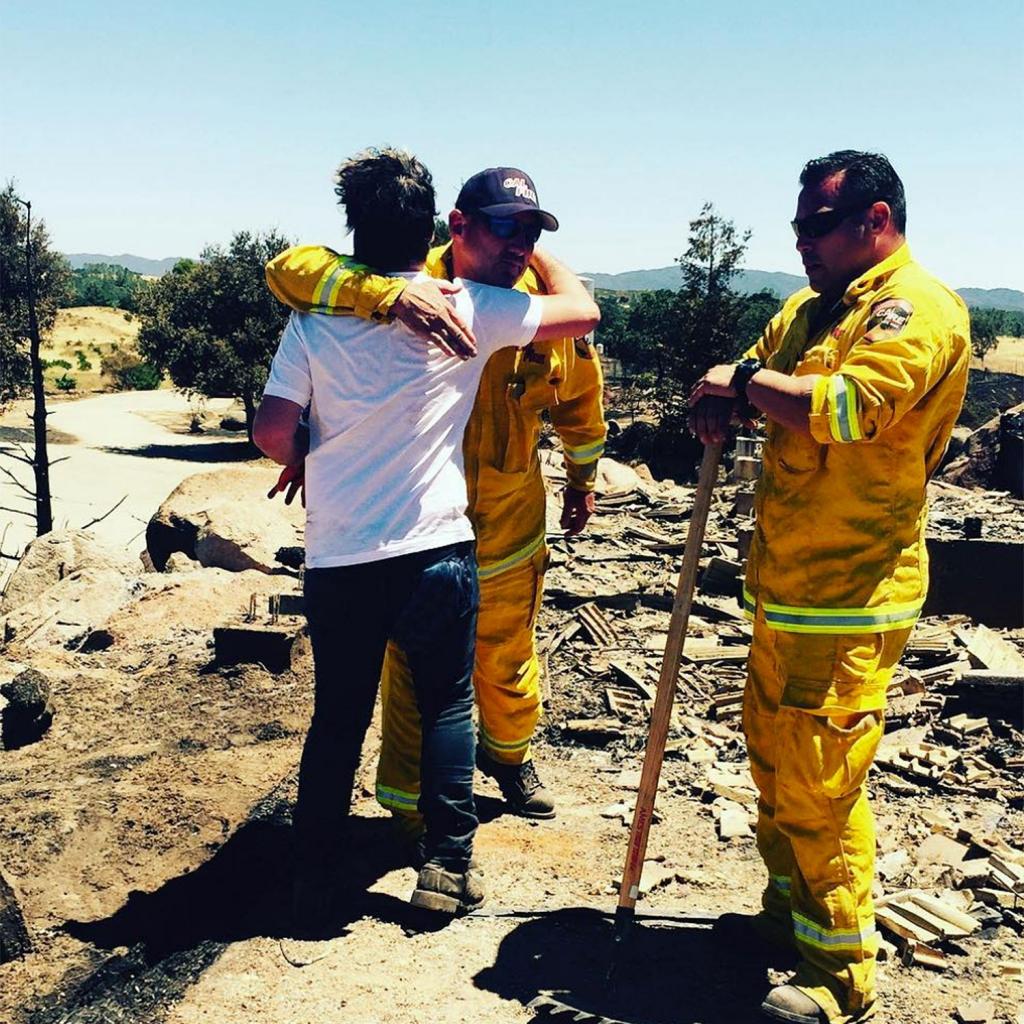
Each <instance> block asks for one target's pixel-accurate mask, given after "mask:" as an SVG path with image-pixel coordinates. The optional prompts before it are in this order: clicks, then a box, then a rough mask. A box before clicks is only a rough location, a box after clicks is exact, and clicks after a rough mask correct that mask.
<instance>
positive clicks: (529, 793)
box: [476, 747, 555, 819]
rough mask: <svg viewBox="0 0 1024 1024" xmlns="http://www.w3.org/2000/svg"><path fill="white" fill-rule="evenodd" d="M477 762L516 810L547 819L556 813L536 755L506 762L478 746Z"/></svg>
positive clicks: (532, 816) (524, 815)
mask: <svg viewBox="0 0 1024 1024" xmlns="http://www.w3.org/2000/svg"><path fill="white" fill-rule="evenodd" d="M476 766H477V768H479V769H480V771H482V772H483V773H484V775H489V776H490V777H491V778H492V779H494V781H495V782H497V783H498V788H499V789H500V790H501V795H502V796H503V797H504V798H505V802H506V803H507V804H508V805H509V807H510V808H511V809H512V812H513V813H514V814H518V815H521V816H522V817H524V818H544V819H547V818H553V817H554V816H555V800H554V797H552V796H551V794H550V793H549V792H548V791H547V790H546V789H545V788H544V786H543V784H542V783H541V781H540V778H539V776H538V775H537V768H536V766H535V765H534V763H533V760H532V759H530V760H529V761H524V762H523V763H522V764H502V762H501V761H495V760H494V758H493V757H491V756H490V755H489V754H488V753H487V752H486V751H485V750H484V749H483V747H477V748H476Z"/></svg>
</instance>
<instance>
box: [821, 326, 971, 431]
mask: <svg viewBox="0 0 1024 1024" xmlns="http://www.w3.org/2000/svg"><path fill="white" fill-rule="evenodd" d="M867 326H868V328H869V329H868V330H867V331H866V332H864V333H863V334H862V335H861V337H859V338H858V339H856V340H855V341H854V343H853V345H852V346H851V348H850V350H849V352H848V354H847V356H846V358H845V359H844V360H843V362H842V364H841V365H840V366H839V367H838V368H837V370H836V372H835V373H833V374H831V375H829V376H825V377H821V378H820V379H819V380H818V381H817V382H816V383H815V385H814V391H813V392H812V394H811V413H810V428H811V434H812V435H813V436H814V438H815V440H816V441H818V442H819V443H820V444H849V443H853V442H858V441H872V440H874V439H875V438H877V437H878V436H879V435H881V434H883V433H884V432H885V431H886V430H887V429H888V428H889V427H891V426H893V425H894V424H896V423H899V421H900V420H901V419H902V418H903V417H904V416H905V415H906V414H907V413H908V412H909V411H910V410H911V409H913V408H914V406H916V405H917V404H918V403H919V402H920V401H921V400H922V399H923V398H924V397H925V395H927V394H928V393H929V392H930V391H931V390H932V388H934V387H935V385H936V384H937V383H938V382H939V381H941V380H942V379H943V378H944V377H945V375H946V373H947V372H948V370H949V369H950V368H951V366H952V365H953V364H954V363H955V362H956V360H957V359H958V357H959V356H960V355H962V349H963V345H962V344H960V345H958V343H957V336H958V333H963V332H962V331H960V332H958V329H957V328H955V327H954V326H952V325H950V324H948V323H943V322H941V321H940V320H939V319H938V318H935V317H931V316H929V315H928V314H927V312H921V311H918V310H914V312H913V313H912V314H911V316H910V317H909V319H908V320H907V321H906V322H905V323H904V324H903V326H902V327H901V329H899V330H898V331H895V332H892V331H888V330H882V331H880V332H879V331H878V329H877V328H876V329H874V330H872V329H870V328H871V322H870V321H869V322H868V325H867ZM961 340H962V339H961Z"/></svg>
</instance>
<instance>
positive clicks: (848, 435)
mask: <svg viewBox="0 0 1024 1024" xmlns="http://www.w3.org/2000/svg"><path fill="white" fill-rule="evenodd" d="M830 384H831V385H832V394H831V397H830V400H829V411H828V422H829V429H830V430H831V432H832V439H833V440H834V441H839V442H840V443H842V444H849V442H851V441H859V440H861V438H862V437H863V436H864V435H863V433H862V432H861V429H860V419H859V417H858V415H857V389H856V388H855V387H854V386H853V381H851V380H848V379H847V378H846V377H844V376H843V374H841V373H836V374H833V375H832V378H831V380H830Z"/></svg>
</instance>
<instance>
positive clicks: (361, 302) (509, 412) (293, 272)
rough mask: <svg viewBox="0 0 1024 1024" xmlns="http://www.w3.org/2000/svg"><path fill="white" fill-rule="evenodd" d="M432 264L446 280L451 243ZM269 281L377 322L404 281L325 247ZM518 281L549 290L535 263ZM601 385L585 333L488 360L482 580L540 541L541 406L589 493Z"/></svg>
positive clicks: (321, 308)
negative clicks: (371, 268) (536, 271)
mask: <svg viewBox="0 0 1024 1024" xmlns="http://www.w3.org/2000/svg"><path fill="white" fill-rule="evenodd" d="M426 269H427V272H428V273H430V274H432V275H433V276H434V277H447V278H449V279H450V278H451V277H452V276H453V274H452V270H451V258H450V251H449V247H448V246H443V247H439V248H436V249H432V250H431V251H430V254H429V255H428V257H427V264H426ZM267 283H268V285H269V286H270V290H271V291H272V292H273V293H274V294H275V295H276V296H277V297H278V298H279V299H280V300H281V301H282V302H284V303H286V304H287V305H289V306H291V307H293V308H294V309H300V310H304V311H307V312H318V313H330V314H353V313H354V314H355V315H356V316H361V317H363V318H364V319H377V320H385V319H388V318H390V311H391V307H392V305H393V304H394V301H395V299H396V298H398V296H399V295H400V294H401V292H402V289H403V288H404V287H405V285H406V282H405V281H404V280H396V279H394V278H389V277H381V276H379V275H377V274H374V273H373V272H372V271H371V270H370V269H369V268H368V267H365V266H362V265H361V264H359V263H357V262H356V261H355V260H353V259H352V258H351V257H347V256H339V255H338V254H337V253H335V252H332V251H331V250H330V249H326V248H323V247H321V246H297V247H295V248H293V249H288V250H286V251H285V252H283V253H281V255H280V256H278V257H276V258H275V259H273V260H272V261H271V262H270V263H268V264H267ZM516 287H517V288H519V289H520V290H522V291H529V292H534V293H540V292H543V290H544V288H543V285H542V284H541V282H540V280H539V278H537V276H536V275H535V274H534V272H533V270H532V269H528V270H527V272H526V274H524V275H523V278H522V279H521V280H520V281H519V283H518V284H517V285H516ZM602 392H603V381H602V377H601V364H600V361H599V360H598V358H597V353H596V352H595V350H594V347H593V346H592V345H589V344H587V342H586V341H585V339H573V338H564V339H561V340H560V341H554V342H551V341H547V342H535V343H532V344H530V345H528V346H526V348H523V349H517V348H504V349H501V350H499V351H498V352H495V353H494V354H493V355H492V356H491V357H490V359H488V361H487V364H486V365H485V367H484V371H483V375H482V377H481V379H480V386H479V390H478V391H477V396H476V404H475V406H474V408H473V414H472V416H471V417H470V420H469V424H468V425H467V427H466V434H465V438H464V441H463V454H464V456H465V463H466V485H467V489H468V492H469V508H468V512H469V517H470V519H471V521H472V522H473V526H474V529H475V530H476V537H477V560H478V562H479V565H480V577H481V579H486V578H488V577H490V576H494V575H497V574H498V573H501V572H504V571H506V570H507V569H511V568H512V567H513V566H516V565H519V564H520V563H521V562H523V561H525V560H526V559H528V558H530V557H531V556H533V555H534V554H535V553H536V552H537V551H538V549H540V548H541V547H542V546H543V544H544V534H545V522H544V505H545V502H544V483H543V480H542V478H541V473H540V461H539V458H538V455H537V441H538V439H539V437H540V427H541V422H540V414H541V411H542V410H544V409H547V410H548V413H549V415H550V417H551V422H552V424H553V425H554V427H555V430H556V431H557V432H558V435H559V437H560V438H561V440H562V447H563V449H564V452H565V470H566V475H567V477H568V480H569V485H570V486H571V487H574V488H576V489H577V490H581V491H590V490H593V487H594V481H595V476H596V470H597V460H598V458H599V457H600V456H601V453H602V452H603V451H604V438H605V425H604V413H603V409H602V397H603V396H602Z"/></svg>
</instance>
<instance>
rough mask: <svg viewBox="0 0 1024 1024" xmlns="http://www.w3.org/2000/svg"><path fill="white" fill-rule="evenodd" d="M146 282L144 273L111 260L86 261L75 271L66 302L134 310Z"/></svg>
mask: <svg viewBox="0 0 1024 1024" xmlns="http://www.w3.org/2000/svg"><path fill="white" fill-rule="evenodd" d="M145 286H146V282H145V281H144V280H143V278H142V275H141V274H136V273H135V272H134V271H131V270H129V269H128V268H127V267H122V266H120V265H118V264H112V263H87V264H86V265H85V266H84V267H79V268H78V270H74V271H72V274H71V286H70V288H69V290H68V296H67V299H66V300H65V305H68V306H112V307H114V308H115V309H125V310H129V311H132V312H134V311H135V310H137V309H138V308H139V298H140V296H141V294H142V292H143V290H144V288H145Z"/></svg>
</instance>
